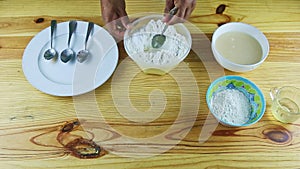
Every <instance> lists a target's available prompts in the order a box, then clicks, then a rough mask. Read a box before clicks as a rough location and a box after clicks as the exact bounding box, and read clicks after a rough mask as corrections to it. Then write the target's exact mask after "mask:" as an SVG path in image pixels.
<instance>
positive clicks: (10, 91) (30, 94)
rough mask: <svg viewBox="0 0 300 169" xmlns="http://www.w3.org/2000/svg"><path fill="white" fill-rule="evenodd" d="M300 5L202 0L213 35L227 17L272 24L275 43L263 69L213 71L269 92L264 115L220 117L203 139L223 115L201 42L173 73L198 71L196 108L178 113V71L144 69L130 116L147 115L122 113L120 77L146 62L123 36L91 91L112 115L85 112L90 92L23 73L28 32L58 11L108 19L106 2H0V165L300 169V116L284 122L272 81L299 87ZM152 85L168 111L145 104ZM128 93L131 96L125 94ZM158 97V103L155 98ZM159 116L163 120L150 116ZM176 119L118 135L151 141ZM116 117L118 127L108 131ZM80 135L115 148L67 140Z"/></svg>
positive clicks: (134, 86) (157, 1) (200, 22)
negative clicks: (105, 75) (212, 96)
mask: <svg viewBox="0 0 300 169" xmlns="http://www.w3.org/2000/svg"><path fill="white" fill-rule="evenodd" d="M221 4H225V5H226V8H225V11H224V12H223V13H222V14H216V9H217V7H218V6H220V5H221ZM163 6H164V1H161V0H153V1H141V0H128V1H127V12H128V14H136V13H141V12H161V11H163ZM150 7H151V8H150ZM299 11H300V1H299V0H286V1H282V0H265V1H256V0H247V1H242V0H240V1H237V0H227V1H217V0H216V1H204V0H198V4H197V8H196V9H195V11H194V13H193V16H192V17H191V18H190V20H189V21H190V22H191V23H192V24H193V25H195V26H196V27H197V28H199V29H201V30H202V31H203V32H204V33H205V35H206V36H207V37H209V38H210V37H211V35H212V32H213V31H214V30H215V29H216V28H217V27H218V24H222V23H224V22H230V21H241V22H245V23H249V24H252V25H253V26H256V27H257V28H259V29H260V30H261V31H263V32H264V33H265V35H266V36H267V38H268V40H269V43H270V54H269V56H268V58H267V60H266V61H265V62H264V63H263V64H262V65H261V66H260V67H259V68H257V69H256V70H254V71H251V72H247V73H234V72H230V71H227V70H223V69H221V70H218V71H217V73H216V74H212V76H213V77H217V76H222V75H240V76H243V77H246V78H248V79H250V80H252V81H253V82H255V83H256V84H257V85H258V86H259V87H260V89H261V90H262V91H263V93H264V95H265V98H266V101H267V109H266V112H265V114H264V116H263V118H262V119H261V120H260V121H259V122H258V123H256V124H254V125H252V126H249V127H243V128H228V127H224V126H222V125H218V126H217V127H216V129H215V130H213V131H212V132H211V133H207V132H206V134H208V137H207V139H206V140H203V142H199V136H200V134H201V133H205V131H203V128H204V127H207V126H209V125H212V126H213V125H216V123H215V121H214V120H213V118H210V116H209V114H208V108H207V105H206V103H205V93H206V90H207V88H208V86H209V84H210V83H211V80H212V79H211V76H210V75H209V74H208V71H207V69H206V67H205V64H206V63H204V62H203V61H201V59H199V57H198V56H199V55H198V54H197V53H196V52H193V51H192V52H191V53H190V54H189V56H188V57H187V59H186V60H185V62H184V63H183V64H182V65H181V67H179V68H177V69H176V70H174V72H173V75H174V74H176V77H179V78H181V79H183V78H184V77H185V76H186V75H187V74H186V72H185V71H184V70H186V68H187V67H188V68H189V70H191V72H190V73H192V74H189V75H193V78H194V81H193V79H192V80H191V79H189V78H187V79H186V81H185V82H191V86H192V87H191V90H189V88H184V90H185V91H186V92H188V93H189V94H190V95H189V96H191V97H190V99H191V98H192V99H194V100H191V102H186V103H185V104H186V105H187V108H186V109H185V110H184V111H185V112H184V113H187V114H185V116H183V117H181V116H180V115H179V114H180V113H179V112H180V107H181V101H182V98H181V96H182V93H181V89H182V88H181V87H182V86H180V85H179V84H178V83H177V82H176V79H175V78H174V77H172V76H171V75H166V76H152V75H145V74H143V73H142V72H137V75H136V76H135V77H134V78H133V79H132V81H131V83H130V86H129V88H127V89H128V91H129V95H128V96H129V98H130V101H131V104H132V106H133V107H135V108H136V109H137V111H139V112H140V113H137V114H136V115H135V114H133V115H132V116H131V117H130V118H133V120H137V121H138V122H133V121H129V120H128V119H126V117H124V116H122V115H121V114H120V113H119V111H118V107H117V106H116V105H115V104H114V103H115V102H114V101H115V100H114V96H115V95H114V94H113V90H114V89H113V88H115V87H118V85H120V84H119V83H118V82H119V81H118V80H120V79H122V78H123V79H124V78H125V79H126V78H128V76H127V75H128V72H130V71H132V70H135V71H136V70H137V69H136V66H135V65H134V64H133V63H132V61H131V60H130V59H128V57H127V54H126V52H125V51H124V48H123V47H122V45H121V43H119V44H118V45H119V51H120V56H119V57H120V61H119V66H118V69H117V70H116V72H115V74H114V75H113V76H112V77H111V78H110V79H109V80H108V81H107V82H106V83H105V84H104V85H102V86H100V87H99V88H97V89H96V90H95V91H94V92H92V93H89V94H94V95H92V97H91V98H94V99H95V100H94V101H96V103H97V105H98V110H99V111H101V114H102V117H103V119H104V120H105V121H102V122H103V123H98V122H97V119H98V118H99V116H100V115H99V114H97V113H95V112H93V111H92V110H89V108H86V109H84V110H85V112H82V111H81V110H79V109H80V108H78V100H79V99H82V98H83V100H84V102H86V103H90V102H93V100H89V97H87V98H84V97H85V96H80V97H81V98H80V97H75V98H72V97H55V96H50V95H47V94H44V93H42V92H40V91H38V90H36V89H35V88H34V87H33V86H32V85H31V84H30V83H29V82H28V81H27V80H26V78H25V76H24V74H23V71H22V56H23V52H24V49H25V47H26V46H27V44H28V43H29V41H30V40H31V39H32V38H33V36H34V35H36V34H37V33H38V32H40V31H41V30H43V29H44V28H46V27H48V26H49V23H50V20H51V19H56V20H58V22H64V21H68V20H71V19H76V20H83V21H93V22H95V23H97V24H98V25H101V26H103V25H104V24H103V21H102V19H101V16H100V4H99V1H98V0H90V1H88V3H87V1H83V0H73V1H61V0H53V1H46V0H39V1H33V0H22V1H21V0H10V1H0V70H1V71H0V93H1V96H0V166H1V168H14V169H15V168H105V169H107V168H113V169H117V168H137V169H142V168H145V169H146V168H153V169H154V168H163V169H165V168H185V169H187V168H250V167H252V168H300V122H299V121H298V122H296V123H294V124H282V123H280V122H278V121H276V120H275V119H274V118H273V116H272V113H271V108H270V103H271V99H270V97H269V89H270V88H273V87H278V86H284V85H292V86H296V87H300V78H299V68H300V56H299V53H300V48H299V47H300V13H299ZM192 33H193V32H192ZM196 48H197V47H196ZM196 48H195V49H196ZM123 61H126V62H128V67H125V68H124V67H123V68H122V67H121V65H122V64H123ZM207 63H210V62H207ZM182 66H183V67H182ZM184 66H187V67H184ZM217 67H218V66H216V68H217ZM121 68H122V69H121ZM188 73H189V72H188ZM118 77H119V79H118ZM174 79H175V80H174ZM114 85H117V86H114ZM182 85H187V83H183V84H182ZM193 85H196V88H195V86H193ZM120 86H121V85H120ZM123 87H124V86H123ZM125 87H126V86H125ZM125 89H126V88H125ZM197 90H198V91H197ZM151 92H152V93H153V92H154V94H155V92H156V93H159V92H160V93H162V92H163V93H164V95H165V99H164V100H165V101H166V105H165V108H164V109H163V112H162V113H161V114H155V115H151V114H150V115H149V114H145V113H143V112H145V111H147V110H148V109H149V107H150V103H149V100H148V97H149V95H150V93H151ZM89 94H88V95H89ZM183 94H184V93H183ZM192 96H193V97H194V96H196V97H195V98H193V97H192ZM154 97H155V96H154ZM78 98H79V99H78ZM188 98H189V97H188ZM119 99H120V98H119ZM121 99H122V97H121ZM123 99H125V100H126V96H124V98H123ZM160 99H161V98H160ZM198 100H199V102H198ZM152 101H154V102H155V101H156V100H155V98H154V100H152ZM195 101H196V102H198V103H199V104H198V105H199V107H196V108H197V111H196V114H194V113H193V111H192V109H193V110H194V109H195V107H194V105H193V104H189V103H194V102H195ZM79 102H80V101H79ZM79 104H82V102H80V103H79ZM154 104H155V103H154ZM156 104H157V103H156ZM128 106H129V105H128ZM190 109H191V110H190ZM80 111H81V112H80ZM189 111H191V112H189ZM76 112H77V113H76ZM96 116H97V117H96ZM144 117H149V119H148V120H149V121H150V122H147V121H145V123H141V120H145V118H144ZM178 117H180V120H179V121H178V119H177V118H178ZM207 117H208V118H207ZM78 118H79V121H80V122H81V123H80V124H79V123H78V122H77V121H78ZM151 118H152V120H153V119H154V120H153V121H151ZM83 119H84V120H85V121H84V120H83ZM93 120H95V121H93ZM95 122H97V123H95ZM104 122H105V123H104ZM175 122H176V124H182V125H183V127H182V128H179V129H178V130H176V129H175V130H172V132H170V133H168V135H164V137H163V138H164V139H161V138H160V139H161V140H156V142H155V141H153V143H152V144H150V143H149V144H143V142H142V143H137V144H135V142H131V141H130V140H129V141H128V140H127V141H124V140H123V141H121V142H120V140H119V141H118V139H120V137H121V136H128V137H131V138H133V139H136V138H144V139H146V140H147V139H148V138H151V137H154V136H157V135H159V134H161V133H163V132H165V131H168V129H169V128H170V127H171V125H172V124H174V123H175ZM82 125H83V126H82ZM107 126H110V129H111V130H107V129H108V127H107ZM208 128H209V127H208ZM84 131H85V132H84ZM76 138H79V139H82V138H85V140H88V139H92V140H93V141H94V142H95V143H96V144H98V145H100V146H101V147H103V148H104V149H106V150H107V151H106V152H104V154H102V155H103V156H101V157H99V158H94V159H80V158H77V157H76V156H75V154H74V153H73V154H72V153H71V151H70V148H68V147H67V143H69V142H70V141H74V140H75V139H76ZM144 143H146V142H144ZM141 147H144V148H145V149H146V150H147V148H150V149H149V150H151V151H153V152H150V151H146V150H145V151H144V153H143V152H141ZM151 148H154V149H151ZM142 150H143V149H142ZM154 150H164V151H165V152H163V151H162V152H163V153H158V152H159V151H154ZM155 153H156V154H155ZM142 155H146V156H147V155H148V156H150V157H145V156H142ZM128 156H133V157H128ZM136 157H145V158H136Z"/></svg>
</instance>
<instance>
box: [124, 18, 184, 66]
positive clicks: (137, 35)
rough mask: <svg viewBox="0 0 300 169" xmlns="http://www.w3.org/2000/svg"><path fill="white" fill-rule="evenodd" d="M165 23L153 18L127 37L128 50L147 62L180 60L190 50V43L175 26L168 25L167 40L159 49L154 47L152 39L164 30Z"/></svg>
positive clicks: (162, 63) (157, 62) (156, 62)
mask: <svg viewBox="0 0 300 169" xmlns="http://www.w3.org/2000/svg"><path fill="white" fill-rule="evenodd" d="M164 25H165V23H163V22H162V21H161V20H157V21H155V20H151V21H150V22H149V23H148V24H147V25H146V26H144V27H142V28H140V29H139V30H138V31H136V32H134V33H133V34H132V35H131V36H130V37H129V38H128V39H125V43H127V47H128V50H129V51H131V52H132V54H133V57H136V58H139V59H142V60H143V61H144V62H146V63H151V64H155V65H164V64H168V63H169V62H171V61H174V60H179V59H181V57H183V56H184V54H185V53H186V52H188V51H189V44H188V42H187V40H186V39H185V37H184V36H182V35H181V34H179V33H177V31H176V29H175V27H174V26H172V25H170V26H168V29H167V30H166V31H165V33H164V35H165V36H166V41H165V43H164V45H163V46H162V48H160V49H159V50H157V49H154V48H152V46H151V41H152V38H153V36H154V35H156V34H159V33H161V32H162V30H163V27H164Z"/></svg>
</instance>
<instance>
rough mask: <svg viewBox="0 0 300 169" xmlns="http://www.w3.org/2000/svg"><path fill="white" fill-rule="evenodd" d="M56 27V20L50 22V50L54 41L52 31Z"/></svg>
mask: <svg viewBox="0 0 300 169" xmlns="http://www.w3.org/2000/svg"><path fill="white" fill-rule="evenodd" d="M56 26H57V22H56V20H52V21H51V37H50V39H51V41H50V45H51V48H53V39H54V31H55V29H56Z"/></svg>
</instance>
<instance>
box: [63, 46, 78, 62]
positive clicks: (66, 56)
mask: <svg viewBox="0 0 300 169" xmlns="http://www.w3.org/2000/svg"><path fill="white" fill-rule="evenodd" d="M74 57H75V52H74V51H73V50H72V49H71V48H67V49H65V50H64V51H62V53H61V56H60V59H61V61H63V62H64V63H67V62H68V61H70V60H71V59H72V58H74Z"/></svg>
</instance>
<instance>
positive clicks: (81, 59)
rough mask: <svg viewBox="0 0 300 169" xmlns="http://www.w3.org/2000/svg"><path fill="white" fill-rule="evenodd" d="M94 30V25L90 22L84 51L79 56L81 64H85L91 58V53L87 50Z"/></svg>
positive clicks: (78, 59)
mask: <svg viewBox="0 0 300 169" xmlns="http://www.w3.org/2000/svg"><path fill="white" fill-rule="evenodd" d="M93 30H94V23H93V22H89V25H88V28H87V32H86V37H85V43H84V49H83V50H81V51H79V52H78V54H77V61H78V62H80V63H83V62H84V61H85V60H86V59H87V58H88V56H89V54H90V53H89V51H88V50H87V42H88V40H89V37H90V34H91V33H92V31H93Z"/></svg>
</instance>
